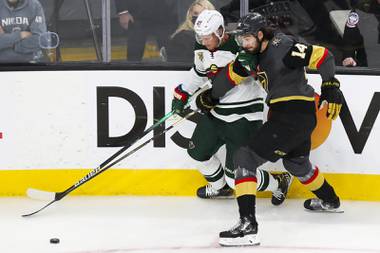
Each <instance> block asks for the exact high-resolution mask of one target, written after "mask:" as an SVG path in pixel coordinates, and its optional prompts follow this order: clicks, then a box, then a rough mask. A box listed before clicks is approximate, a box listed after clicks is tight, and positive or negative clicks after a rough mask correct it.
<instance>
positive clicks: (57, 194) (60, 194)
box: [22, 109, 199, 217]
mask: <svg viewBox="0 0 380 253" xmlns="http://www.w3.org/2000/svg"><path fill="white" fill-rule="evenodd" d="M198 111H199V109H198V110H195V111H191V112H189V113H188V114H186V115H185V116H184V117H183V118H181V119H179V120H177V121H176V122H174V123H173V124H172V125H171V126H169V127H167V128H166V129H164V130H163V131H162V132H161V133H158V134H156V135H154V136H153V137H152V138H150V139H148V140H147V141H145V142H144V143H142V144H140V145H139V146H137V147H136V148H134V149H132V150H131V151H129V152H128V153H127V154H125V155H123V156H122V157H120V158H118V159H117V160H115V161H113V162H112V163H110V164H108V165H107V166H105V167H104V168H100V169H99V170H98V171H97V172H95V174H93V175H91V176H90V177H89V179H92V178H94V177H96V176H97V175H99V174H100V173H102V172H104V171H106V170H107V169H109V168H111V167H112V166H114V165H115V164H117V163H119V162H120V161H122V160H124V159H125V158H127V157H128V156H130V155H132V154H133V153H135V152H136V151H138V150H139V149H141V148H142V147H144V146H145V145H147V144H148V143H149V142H151V141H152V140H154V139H156V138H158V137H159V136H161V135H163V134H164V133H166V132H167V131H169V130H170V129H172V128H173V127H175V126H176V125H178V124H179V123H180V122H182V121H184V120H186V119H188V118H190V117H191V116H192V115H194V114H195V113H197V112H198ZM90 174H91V172H90V173H89V174H87V175H86V176H85V177H84V178H83V179H81V180H79V181H78V183H76V184H75V185H73V186H71V187H70V188H68V189H67V190H66V191H63V192H44V193H42V194H46V195H53V196H54V199H53V200H51V201H50V202H49V203H48V204H46V205H45V206H43V207H42V208H40V209H38V210H37V211H35V212H32V213H28V214H23V215H22V217H29V216H32V215H34V214H36V213H38V212H40V211H42V210H44V209H45V208H47V207H48V206H50V205H51V204H53V203H54V202H57V201H59V200H61V199H62V198H63V197H65V196H66V195H67V194H69V193H70V192H71V191H73V190H74V189H76V188H77V187H78V186H79V185H81V184H83V183H84V182H86V181H88V180H89V179H85V178H86V177H87V176H88V175H90ZM84 179H85V180H84ZM82 180H84V181H83V182H81V181H82ZM76 185H78V186H76ZM41 192H43V191H41Z"/></svg>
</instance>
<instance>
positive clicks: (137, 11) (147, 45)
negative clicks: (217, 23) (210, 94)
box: [112, 0, 239, 65]
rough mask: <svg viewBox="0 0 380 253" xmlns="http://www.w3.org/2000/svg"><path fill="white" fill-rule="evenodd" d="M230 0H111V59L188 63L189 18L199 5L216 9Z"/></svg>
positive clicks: (190, 57)
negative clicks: (112, 18)
mask: <svg viewBox="0 0 380 253" xmlns="http://www.w3.org/2000/svg"><path fill="white" fill-rule="evenodd" d="M230 2H231V1H230V0H217V1H216V0H215V1H207V0H196V1H194V0H139V1H135V0H114V4H115V10H116V13H115V14H116V20H113V22H112V60H113V61H128V62H133V63H152V62H154V63H156V64H162V65H165V64H170V63H173V62H174V63H187V64H191V63H192V62H193V57H194V56H193V55H194V53H193V49H194V43H195V36H194V33H193V24H192V19H194V17H196V16H197V15H198V13H199V12H200V11H202V10H203V9H214V8H216V9H218V10H220V8H222V7H223V6H226V5H228V4H230ZM153 6H154V7H153ZM117 13H118V15H117ZM238 13H239V11H238V12H237V15H239V14H238Z"/></svg>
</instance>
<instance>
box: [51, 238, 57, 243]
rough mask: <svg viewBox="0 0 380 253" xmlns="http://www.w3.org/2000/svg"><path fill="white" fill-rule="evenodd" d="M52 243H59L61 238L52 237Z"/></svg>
mask: <svg viewBox="0 0 380 253" xmlns="http://www.w3.org/2000/svg"><path fill="white" fill-rule="evenodd" d="M50 243H53V244H57V243H59V239H58V238H51V239H50Z"/></svg>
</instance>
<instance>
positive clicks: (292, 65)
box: [197, 13, 344, 246]
mask: <svg viewBox="0 0 380 253" xmlns="http://www.w3.org/2000/svg"><path fill="white" fill-rule="evenodd" d="M235 34H236V35H235V39H236V40H237V41H238V42H239V45H240V46H241V47H242V48H243V49H244V52H243V53H242V54H240V53H239V54H238V56H237V60H236V61H233V62H231V63H229V65H228V66H227V67H226V68H224V69H223V70H221V71H220V72H219V73H218V75H216V76H215V78H214V79H213V82H212V83H213V88H212V91H211V92H208V93H205V92H204V93H201V94H200V95H199V97H200V99H198V100H197V101H201V102H202V103H199V104H198V108H201V109H202V110H204V111H207V110H209V108H214V107H215V106H216V105H217V103H218V100H219V98H220V97H222V96H223V95H224V94H225V93H227V92H229V90H231V89H232V88H233V87H236V86H238V85H240V83H241V81H242V80H244V77H248V76H252V73H253V74H255V73H256V74H257V76H258V79H259V80H260V83H261V84H262V86H263V88H264V89H265V90H266V91H267V98H266V103H267V104H268V106H269V109H270V112H271V114H270V117H269V118H268V121H267V122H265V123H264V124H263V126H262V127H261V128H260V129H259V130H258V131H257V132H256V134H255V135H254V136H252V137H250V139H249V142H248V144H247V145H245V146H242V147H240V148H239V149H238V150H237V151H236V152H235V154H234V169H235V195H236V198H237V202H238V206H239V214H240V219H239V221H238V223H237V224H236V225H235V226H234V227H233V228H231V229H230V230H227V231H223V232H221V233H220V234H219V243H220V244H221V245H222V246H244V245H258V244H260V241H259V239H258V237H257V233H258V224H257V220H256V214H255V212H256V211H255V210H256V207H255V203H256V188H257V187H256V185H257V178H256V171H257V168H258V167H259V166H261V165H262V164H264V163H266V162H267V161H270V162H276V161H278V160H279V159H282V163H283V165H284V167H285V169H286V170H287V171H289V172H290V173H291V174H292V175H293V176H295V177H297V178H298V179H299V181H300V182H301V183H302V184H303V185H304V186H305V187H306V188H308V189H309V190H310V191H311V192H312V193H314V194H315V195H316V196H317V198H312V199H308V200H306V201H305V202H304V207H305V208H306V209H308V210H310V211H321V212H341V210H339V207H340V200H339V197H338V196H337V194H336V193H335V191H334V188H333V187H332V186H331V185H330V184H329V183H328V182H327V180H326V179H325V178H324V176H323V174H322V173H321V172H320V170H319V169H318V167H317V166H315V165H312V164H311V162H310V159H309V154H310V148H311V134H312V132H313V130H314V128H315V126H316V112H315V109H316V108H315V101H314V89H313V88H312V87H311V86H310V85H308V83H307V79H306V75H305V67H306V66H307V67H309V68H311V69H316V70H318V72H319V74H320V75H321V78H322V85H321V91H322V92H321V97H320V107H321V106H322V107H323V106H327V108H328V110H327V115H326V116H327V117H328V118H329V119H336V118H337V117H338V116H339V112H340V109H341V107H342V103H343V99H344V98H343V94H342V92H341V91H340V88H339V87H340V83H339V81H338V80H337V79H336V78H335V63H334V57H333V55H332V54H331V53H330V52H329V51H328V50H327V49H326V48H324V47H321V46H316V45H310V44H306V43H302V42H299V41H297V40H296V39H295V38H294V37H293V36H289V35H285V34H283V33H276V32H275V31H274V30H273V29H272V28H271V27H270V26H268V23H267V20H266V19H265V18H264V17H263V16H262V15H261V14H259V13H250V14H248V15H246V16H244V17H242V18H241V19H240V21H239V25H238V27H237V30H236V31H235ZM255 55H256V56H257V57H258V59H259V61H258V63H257V62H256V61H257V60H255V59H254V58H253V57H252V56H255ZM248 56H249V57H248ZM250 59H252V60H250Z"/></svg>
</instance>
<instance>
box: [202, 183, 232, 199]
mask: <svg viewBox="0 0 380 253" xmlns="http://www.w3.org/2000/svg"><path fill="white" fill-rule="evenodd" d="M197 196H198V197H199V198H201V199H225V198H233V197H234V190H233V189H231V188H230V187H229V186H228V185H227V184H226V185H225V186H224V187H223V188H222V189H220V190H216V189H215V188H213V187H212V186H211V185H210V184H207V185H205V186H202V187H200V188H199V189H198V190H197Z"/></svg>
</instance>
